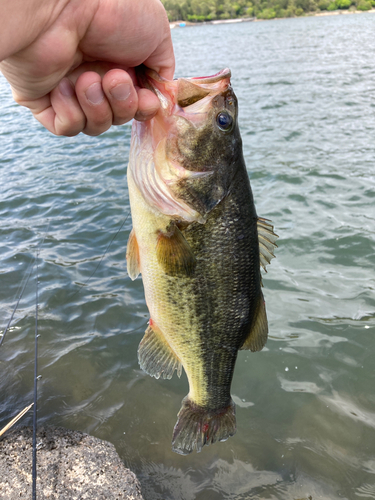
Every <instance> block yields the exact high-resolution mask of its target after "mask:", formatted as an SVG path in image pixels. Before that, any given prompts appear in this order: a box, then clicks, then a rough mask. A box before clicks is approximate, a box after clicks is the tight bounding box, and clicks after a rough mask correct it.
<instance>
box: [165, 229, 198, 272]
mask: <svg viewBox="0 0 375 500" xmlns="http://www.w3.org/2000/svg"><path fill="white" fill-rule="evenodd" d="M156 257H157V259H158V262H159V264H160V265H161V266H162V268H163V269H164V271H165V272H166V273H167V274H169V275H170V276H178V275H181V274H184V275H190V274H192V272H193V271H194V269H195V264H196V260H195V256H194V254H193V251H192V249H191V247H190V245H189V243H188V242H187V241H186V239H185V237H184V235H183V234H182V233H181V231H180V230H179V229H178V227H177V226H176V224H175V223H171V224H170V225H169V227H168V228H167V232H165V233H164V232H163V231H159V234H158V242H157V245H156Z"/></svg>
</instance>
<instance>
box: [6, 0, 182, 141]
mask: <svg viewBox="0 0 375 500" xmlns="http://www.w3.org/2000/svg"><path fill="white" fill-rule="evenodd" d="M5 1H6V0H0V17H1V16H3V19H4V15H5V20H6V18H7V12H5V14H4V13H2V10H3V11H4V10H8V15H9V7H8V4H10V5H15V4H16V5H17V4H18V3H21V4H23V3H24V1H23V0H16V1H15V2H14V1H13V2H6V4H5ZM30 2H35V9H34V10H35V12H34V11H32V9H31V10H29V11H27V10H25V9H23V11H22V12H21V13H20V12H18V11H13V12H11V14H12V16H11V19H12V20H14V17H17V16H18V17H22V16H25V15H28V18H27V19H28V24H27V26H25V25H24V24H22V20H21V21H20V22H19V23H16V22H15V23H14V26H13V27H12V23H9V24H10V25H11V26H10V28H9V29H13V34H12V35H13V36H11V35H9V37H7V36H6V35H7V34H6V33H5V35H4V32H3V37H1V35H0V60H1V59H3V58H4V57H5V59H4V60H3V61H2V62H1V63H0V69H1V71H2V73H3V74H4V76H5V77H6V78H7V80H8V81H9V83H10V85H11V87H12V92H13V97H14V99H15V101H16V102H18V103H19V104H21V105H23V106H26V107H27V108H29V109H30V110H31V112H32V113H33V115H34V116H35V118H36V119H37V120H39V121H40V122H41V123H42V125H44V126H45V127H46V128H47V129H48V130H49V131H50V132H52V133H54V134H56V135H67V136H73V135H76V134H78V133H79V132H84V133H85V134H88V135H99V134H101V133H102V132H104V131H105V130H107V129H108V128H109V127H110V126H111V125H121V124H123V123H126V122H127V121H129V120H131V119H132V118H136V119H137V120H147V119H150V118H152V116H154V115H155V113H156V112H157V110H158V109H159V106H160V104H159V100H158V99H157V97H156V96H155V95H154V94H153V93H152V92H151V91H149V90H147V89H141V88H139V87H138V86H137V79H136V75H135V71H134V67H136V66H138V65H140V64H142V63H143V64H145V65H146V66H148V67H149V68H152V69H154V70H155V71H157V72H158V73H159V74H161V75H162V76H164V77H165V78H168V79H171V78H173V73H174V55H173V47H172V42H171V35H170V28H169V23H168V19H167V16H166V13H165V10H164V7H163V6H162V4H161V3H160V2H159V0H54V1H51V0H49V1H46V0H28V2H27V4H28V6H29V7H30ZM51 4H52V5H51ZM18 10H20V9H19V5H18ZM30 16H34V18H33V19H34V20H33V21H30ZM3 24H6V23H4V22H3ZM8 26H9V25H8ZM17 26H18V29H19V26H22V29H23V30H24V33H21V34H20V33H16V34H14V31H15V30H16V29H17ZM2 38H3V39H4V40H6V42H4V43H3V40H2ZM9 39H12V40H14V42H11V43H10V44H9ZM9 45H10V46H9ZM2 48H3V49H2Z"/></svg>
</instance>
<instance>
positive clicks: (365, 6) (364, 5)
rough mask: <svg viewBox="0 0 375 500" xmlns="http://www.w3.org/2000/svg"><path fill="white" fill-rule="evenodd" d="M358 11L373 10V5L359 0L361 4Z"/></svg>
mask: <svg viewBox="0 0 375 500" xmlns="http://www.w3.org/2000/svg"><path fill="white" fill-rule="evenodd" d="M357 9H358V10H371V9H372V5H371V3H370V2H368V1H367V0H359V3H358V5H357Z"/></svg>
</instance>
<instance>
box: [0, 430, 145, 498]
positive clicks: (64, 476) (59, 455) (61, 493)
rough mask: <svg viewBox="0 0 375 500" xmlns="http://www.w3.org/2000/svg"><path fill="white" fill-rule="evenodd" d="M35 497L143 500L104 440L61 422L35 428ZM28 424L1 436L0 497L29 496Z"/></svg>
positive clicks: (133, 480)
mask: <svg viewBox="0 0 375 500" xmlns="http://www.w3.org/2000/svg"><path fill="white" fill-rule="evenodd" d="M37 445H38V452H37V500H44V499H48V500H91V499H95V500H106V499H111V500H143V497H142V494H141V488H140V484H139V481H138V479H137V477H136V476H135V474H133V472H131V471H130V470H129V469H127V468H126V467H125V465H124V464H123V463H122V461H121V459H120V457H119V456H118V454H117V452H116V450H115V447H114V446H113V445H112V444H111V443H108V442H107V441H102V440H100V439H97V438H94V437H92V436H89V435H88V434H84V433H83V432H78V431H70V430H68V429H64V428H62V427H41V428H40V429H39V430H38V433H37ZM31 467H32V429H31V428H30V427H22V428H18V429H15V430H14V431H12V432H8V433H7V434H5V435H4V436H3V438H1V440H0V499H1V500H15V499H18V500H19V499H20V498H25V499H26V498H31V488H32V471H31Z"/></svg>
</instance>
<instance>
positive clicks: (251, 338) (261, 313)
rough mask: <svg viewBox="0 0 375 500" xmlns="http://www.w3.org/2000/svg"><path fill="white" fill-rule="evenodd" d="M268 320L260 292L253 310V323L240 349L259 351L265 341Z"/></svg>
mask: <svg viewBox="0 0 375 500" xmlns="http://www.w3.org/2000/svg"><path fill="white" fill-rule="evenodd" d="M267 336H268V322H267V314H266V304H265V302H264V297H263V294H262V293H261V294H260V297H259V300H258V305H257V308H256V311H255V315H254V319H253V323H252V325H251V328H250V332H249V335H248V336H247V338H246V340H245V342H244V343H243V345H242V347H241V349H243V350H246V349H248V350H250V351H253V352H255V351H261V350H262V349H263V347H264V345H265V343H266V342H267Z"/></svg>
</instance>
